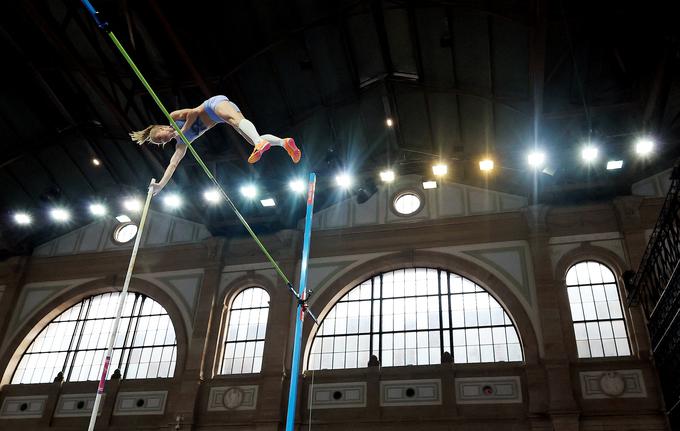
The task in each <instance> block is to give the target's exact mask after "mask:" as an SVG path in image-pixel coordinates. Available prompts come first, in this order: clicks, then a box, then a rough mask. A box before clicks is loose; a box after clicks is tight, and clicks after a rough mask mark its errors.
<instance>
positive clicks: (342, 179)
mask: <svg viewBox="0 0 680 431" xmlns="http://www.w3.org/2000/svg"><path fill="white" fill-rule="evenodd" d="M335 184H337V185H338V187H342V188H343V189H348V188H349V187H350V186H351V185H352V177H350V176H349V174H347V173H342V174H338V175H336V177H335Z"/></svg>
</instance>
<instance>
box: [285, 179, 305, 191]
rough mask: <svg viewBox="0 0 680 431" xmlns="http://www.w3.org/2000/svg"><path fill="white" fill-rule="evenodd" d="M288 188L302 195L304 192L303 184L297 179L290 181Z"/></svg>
mask: <svg viewBox="0 0 680 431" xmlns="http://www.w3.org/2000/svg"><path fill="white" fill-rule="evenodd" d="M288 188H289V189H290V190H291V191H293V192H295V193H302V192H304V191H305V182H304V181H302V180H301V179H299V178H298V179H294V180H290V182H289V183H288Z"/></svg>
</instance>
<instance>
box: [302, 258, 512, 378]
mask: <svg viewBox="0 0 680 431" xmlns="http://www.w3.org/2000/svg"><path fill="white" fill-rule="evenodd" d="M356 322H358V323H356ZM357 325H358V331H357ZM450 327H453V328H454V330H453V331H449V330H448V329H447V328H450ZM357 333H358V334H366V335H359V339H358V345H357V342H356V340H357V339H356V337H355V338H353V339H351V340H350V338H349V337H347V336H348V335H349V334H357ZM362 339H363V340H365V343H364V344H363V345H362ZM370 340H373V341H372V343H370V342H369V341H370ZM452 342H453V345H451V343H452ZM356 349H358V354H355V353H354V352H357V350H356ZM444 352H449V353H450V354H452V355H453V357H454V361H455V362H457V363H467V362H494V361H522V360H523V354H522V348H521V345H520V342H519V337H518V336H517V331H516V329H515V327H514V325H513V324H512V321H511V319H510V318H509V316H508V315H507V313H506V312H505V310H504V309H503V308H502V306H501V305H500V304H499V303H498V301H496V299H495V298H493V297H492V296H491V295H490V294H489V293H488V292H486V291H485V290H484V289H483V288H481V287H480V286H478V285H477V284H475V283H474V282H472V281H471V280H468V279H466V278H463V277H461V276H459V275H456V274H452V273H447V272H446V271H441V270H437V269H431V268H408V269H401V270H396V271H391V272H387V273H383V274H381V275H379V276H375V277H374V278H373V279H372V280H368V281H365V282H363V283H361V284H359V285H357V286H356V287H354V288H353V289H351V290H350V291H349V292H347V294H345V295H344V296H343V297H342V298H340V299H339V300H338V302H337V303H336V304H335V306H334V307H333V308H331V310H330V311H329V312H328V314H327V315H326V317H325V318H324V320H323V322H322V323H321V326H320V328H319V331H318V332H317V335H316V339H315V340H313V341H312V350H311V352H310V356H309V357H308V363H307V367H308V369H323V368H359V367H365V366H367V362H368V357H369V356H370V355H375V356H377V357H379V358H380V361H381V365H382V366H385V367H389V366H404V365H426V364H439V363H441V357H442V354H443V353H444ZM325 354H329V355H330V356H328V357H327V358H324V355H325Z"/></svg>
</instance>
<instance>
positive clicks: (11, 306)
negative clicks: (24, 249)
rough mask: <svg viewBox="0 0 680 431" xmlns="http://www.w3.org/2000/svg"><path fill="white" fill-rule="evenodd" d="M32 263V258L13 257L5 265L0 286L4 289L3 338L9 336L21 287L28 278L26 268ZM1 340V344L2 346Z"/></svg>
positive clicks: (0, 308)
mask: <svg viewBox="0 0 680 431" xmlns="http://www.w3.org/2000/svg"><path fill="white" fill-rule="evenodd" d="M29 261H30V257H28V256H22V257H13V258H11V259H8V260H7V261H6V262H5V263H4V265H3V266H4V268H3V269H4V270H5V271H3V273H2V276H3V277H2V278H0V286H3V285H4V288H3V289H1V290H0V334H3V337H5V336H7V329H8V326H9V323H10V321H11V319H12V317H13V314H14V313H13V312H14V311H15V308H16V305H17V299H18V298H19V292H20V288H21V285H22V284H23V282H24V278H25V276H26V272H27V271H26V267H27V266H28V263H29ZM2 341H3V340H2V338H0V344H2V343H1V342H2Z"/></svg>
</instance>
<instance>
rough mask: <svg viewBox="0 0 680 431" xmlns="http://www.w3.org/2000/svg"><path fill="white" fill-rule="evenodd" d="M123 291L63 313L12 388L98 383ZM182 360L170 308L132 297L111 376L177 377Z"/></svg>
mask: <svg viewBox="0 0 680 431" xmlns="http://www.w3.org/2000/svg"><path fill="white" fill-rule="evenodd" d="M119 295H120V294H119V293H118V292H114V293H105V294H103V295H96V296H91V297H89V298H87V299H85V300H83V301H81V302H79V303H78V304H76V305H74V306H73V307H71V308H69V309H68V310H66V311H64V312H63V313H61V314H60V315H59V316H58V317H57V318H56V319H54V320H53V321H52V322H50V323H49V324H48V325H47V326H46V327H45V328H44V329H43V330H42V331H40V333H39V334H38V336H37V337H36V338H35V339H34V340H33V342H32V343H31V345H30V346H29V347H28V349H27V350H26V352H25V353H24V354H23V356H22V357H21V361H20V362H19V366H18V367H17V369H16V371H15V372H14V375H13V376H12V383H45V382H51V381H52V380H53V379H54V378H55V376H56V375H57V374H58V373H60V372H62V373H63V375H64V380H65V381H72V382H78V381H85V380H98V379H99V377H100V373H101V370H102V363H103V360H104V355H105V354H106V348H107V343H108V341H109V337H110V334H111V330H112V327H113V321H114V319H115V316H116V311H117V308H118V307H117V306H118V297H119ZM176 361H177V340H176V338H175V328H174V327H173V325H172V322H171V320H170V317H169V316H168V313H167V312H166V311H165V309H164V308H163V307H162V306H161V305H160V304H159V303H157V302H156V301H154V300H153V299H151V298H148V297H146V296H144V295H141V294H138V293H128V295H127V298H126V300H125V307H124V309H123V315H122V318H121V321H120V326H119V328H118V334H117V337H116V341H115V343H114V350H113V357H112V362H111V367H110V369H109V376H110V375H111V372H112V371H113V370H115V369H119V370H120V372H121V375H122V377H123V378H127V379H145V378H156V377H172V376H173V374H174V372H175V363H176Z"/></svg>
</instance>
